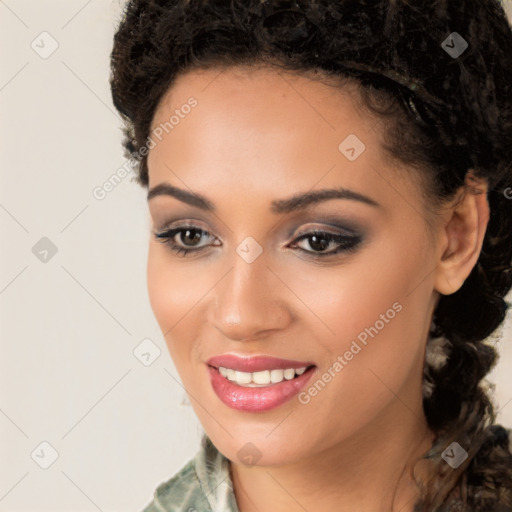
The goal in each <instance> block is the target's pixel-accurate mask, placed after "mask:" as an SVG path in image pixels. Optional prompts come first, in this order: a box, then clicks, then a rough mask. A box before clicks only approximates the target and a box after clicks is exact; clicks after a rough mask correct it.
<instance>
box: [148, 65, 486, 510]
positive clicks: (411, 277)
mask: <svg viewBox="0 0 512 512" xmlns="http://www.w3.org/2000/svg"><path fill="white" fill-rule="evenodd" d="M355 95H356V92H355V89H353V88H352V87H351V86H349V85H347V86H344V87H343V88H337V89H335V88H333V87H330V86H328V85H326V84H324V83H320V82H318V81H315V80H312V79H310V78H308V77H306V76H304V75H302V76H300V75H298V76H297V75H291V74H285V73H282V72H281V73H279V72H276V71H275V70H271V69H264V68H261V69H257V70H254V71H252V72H248V71H247V70H245V71H243V70H241V69H236V68H230V69H226V70H224V72H223V73H222V74H219V69H212V70H208V71H205V70H203V71H191V72H187V73H185V74H182V75H180V77H179V78H178V80H177V81H176V82H175V83H174V84H173V86H172V87H171V88H170V90H169V91H168V93H167V94H166V95H165V97H164V98H163V100H162V101H161V103H160V105H159V107H158V109H157V111H156V113H155V117H154V119H153V125H152V126H153V128H155V127H157V126H158V125H159V124H160V123H163V122H165V121H167V120H168V119H169V117H170V116H171V115H172V114H173V113H174V110H175V109H176V108H180V107H181V106H182V105H183V104H185V103H186V102H187V99H188V98H189V97H190V96H194V97H195V98H196V99H197V101H198V105H197V107H195V108H194V109H193V110H192V112H191V113H190V114H189V115H188V116H186V117H185V119H182V120H181V121H180V123H179V124H178V125H176V126H175V127H174V129H173V130H171V131H169V133H168V134H166V135H165V136H164V137H163V138H162V140H161V141H159V142H158V144H157V145H156V146H155V147H153V148H152V149H151V150H150V152H149V157H148V167H149V179H150V183H149V188H150V189H151V188H153V187H155V186H156V185H158V184H161V183H170V184H172V185H174V186H176V187H179V188H182V189H185V190H188V191H193V192H196V193H200V194H202V195H204V196H206V197H207V198H208V199H209V200H210V201H211V202H212V203H213V204H214V205H215V206H216V212H215V213H212V212H205V211H202V210H200V209H198V208H197V207H192V206H189V205H186V204H184V203H182V202H180V201H179V200H178V199H176V198H173V197H170V196H157V197H154V198H152V199H151V200H150V201H149V209H150V217H151V224H152V229H154V230H156V231H162V230H164V228H165V227H166V225H168V224H169V223H172V225H173V227H174V226H177V225H186V224H187V222H189V221H190V222H192V223H193V224H194V225H197V226H198V227H199V228H201V229H204V230H206V231H207V232H208V233H207V234H206V235H203V236H202V238H201V239H199V240H195V239H190V238H186V237H185V234H186V233H183V232H182V234H181V235H177V236H175V237H174V241H175V242H176V243H177V244H178V245H180V246H182V247H189V248H190V247H192V248H193V247H195V246H210V247H209V248H208V249H206V250H205V251H203V252H202V253H197V254H196V255H192V256H188V255H187V256H185V257H182V256H179V255H176V254H174V253H173V252H172V251H171V250H170V248H169V247H168V246H167V245H165V244H163V243H161V242H160V241H157V240H156V239H155V237H154V236H151V240H150V243H149V254H148V267H147V279H148V292H149V298H150V302H151V307H152V309H153V311H154V314H155V317H156V319H157V321H158V323H159V326H160V328H161V330H162V332H163V333H164V336H165V340H166V343H167V346H168V349H169V352H170V355H171V357H172V359H173V361H174V364H175V366H176V369H177V371H178V373H179V376H180V378H181V380H182V382H183V385H184V387H185V388H186V390H187V392H188V394H189V397H190V401H191V404H192V406H193V408H194V410H195V412H196V414H197V416H198V418H199V420H200V422H201V424H202V426H203V428H204V430H205V432H206V433H207V434H208V436H209V437H210V439H211V440H212V441H213V443H214V444H215V446H216V447H217V448H218V449H219V450H220V452H222V453H223V454H224V455H225V456H226V457H227V458H228V459H230V461H231V477H232V480H233V483H234V490H235V495H236V498H237V502H238V506H239V509H240V512H256V511H259V512H264V511H268V510H272V511H274V512H295V511H301V512H303V511H304V510H307V511H308V512H315V511H325V510H337V511H339V512H349V511H350V512H353V511H354V510H365V511H366V510H367V511H372V512H390V511H392V510H393V511H398V510H400V511H402V512H406V511H409V512H412V510H413V504H414V501H415V499H416V498H417V496H418V494H417V490H416V489H415V486H414V484H413V480H412V473H411V471H412V463H413V462H414V461H415V460H416V459H417V458H419V457H421V455H422V454H424V453H425V452H426V451H427V450H428V449H429V448H430V446H431V443H432V441H433V433H432V432H431V431H430V430H429V429H428V427H427V423H426V419H425V416H424V413H423V409H422V394H421V383H422V369H423V364H424V353H425V343H426V341H427V334H428V329H429V326H430V323H431V318H432V313H433V311H434V308H435V305H436V303H437V300H438V298H439V294H450V293H453V292H455V291H456V290H457V289H458V288H459V287H460V286H461V285H462V283H463V282H464V280H465V279H466V277H467V276H468V275H469V273H470V271H471V269H472V268H473V266H474V265H475V264H476V261H477V259H478V255H479V253H480V249H481V245H482V241H483V236H484V233H485V229H486V226H487V221H488V216H489V209H488V203H487V195H486V191H487V186H486V184H485V183H483V182H479V181H473V186H474V187H478V188H479V190H480V191H482V192H484V193H482V194H479V195H474V194H465V195H461V196H458V197H457V198H456V199H457V201H455V200H454V201H452V202H450V203H448V204H447V205H446V207H445V208H443V209H442V210H441V211H440V212H438V214H437V215H436V216H435V229H434V232H433V234H432V235H431V234H429V232H428V231H427V230H426V213H425V211H424V209H423V207H422V206H421V205H422V202H421V195H420V188H419V182H418V180H417V179H416V178H415V177H414V172H415V171H410V173H409V172H399V171H398V168H397V166H396V163H395V164H391V163H390V161H389V159H388V158H387V157H386V155H385V154H384V151H383V149H382V147H381V143H382V133H383V130H384V129H385V128H384V127H383V126H381V125H380V124H379V123H378V122H377V121H376V119H375V118H372V117H370V115H369V114H368V113H367V112H365V111H363V110H361V109H360V108H359V107H358V103H357V101H355V98H356V96H355ZM351 133H353V134H356V135H357V136H358V138H359V139H360V140H362V141H363V142H364V144H365V146H366V149H365V151H364V152H363V153H362V154H361V155H360V156H359V157H358V158H357V159H356V160H354V161H349V160H348V159H347V158H345V156H344V155H343V154H341V152H340V151H339V150H338V146H339V144H340V142H341V141H343V140H344V139H345V138H346V137H347V136H348V135H349V134H351ZM340 186H342V187H344V188H348V189H351V190H354V191H356V192H359V193H361V194H364V195H365V196H368V197H370V198H372V199H373V200H374V201H376V202H377V203H379V206H378V207H374V206H370V205H367V204H364V203H362V202H358V201H355V200H346V199H345V200H341V199H331V200H328V201H326V202H323V203H320V204H318V205H314V206H311V207H310V208H309V209H308V210H304V211H302V212H298V213H291V214H287V215H276V214H274V213H272V212H271V210H270V202H271V201H272V200H276V199H283V198H288V197H290V196H292V195H294V194H296V193H299V192H306V191H309V190H311V189H315V190H317V189H318V190H319V189H323V188H333V187H340ZM326 216H332V217H334V220H332V221H328V219H327V220H326ZM328 222H330V224H329V223H328ZM350 226H357V234H359V235H360V236H361V237H362V241H361V243H360V244H359V245H358V246H357V248H356V249H355V251H354V252H353V253H344V252H341V253H338V254H337V255H334V256H330V257H325V258H324V259H323V260H321V259H318V260H315V259H314V258H313V257H310V256H308V254H315V253H319V252H320V253H321V252H322V251H323V252H329V251H332V250H334V249H336V248H337V247H338V246H337V245H336V244H335V243H334V242H333V245H330V246H329V247H328V248H327V249H322V248H321V247H320V248H319V246H318V245H316V246H315V245H314V241H312V239H311V238H309V239H303V240H301V241H297V238H298V237H297V234H298V233H299V231H301V232H302V231H308V230H311V229H312V228H319V229H324V230H327V231H329V232H334V233H336V232H341V233H343V229H344V228H345V227H347V228H348V227H350ZM247 236H251V237H253V238H254V239H255V240H256V241H257V242H258V244H259V245H260V246H261V248H262V249H263V252H262V254H261V255H260V256H259V257H258V258H257V259H256V260H255V261H254V262H253V263H247V262H246V261H245V260H244V259H242V258H241V257H240V256H239V255H238V254H237V252H236V248H237V246H238V245H239V244H240V243H241V242H242V240H244V239H245V238H246V237H247ZM194 240H195V242H194ZM194 243H195V245H194ZM215 244H217V245H215ZM292 246H293V247H292ZM300 248H302V249H303V250H304V251H305V252H301V251H300ZM396 302H399V303H400V305H401V306H402V309H401V311H400V312H399V313H397V314H396V315H395V316H394V318H393V319H392V320H390V321H389V322H387V323H386V324H385V327H384V328H382V329H381V330H380V331H379V332H378V334H377V335H376V336H375V337H374V338H369V339H368V343H367V345H366V346H363V349H362V350H361V351H360V352H359V353H358V354H357V355H356V356H354V358H353V359H352V360H351V361H350V362H348V363H347V364H346V366H344V367H343V369H342V370H341V371H339V372H338V373H337V374H336V377H335V378H332V380H331V381H330V382H329V383H328V384H327V385H326V386H325V387H324V388H323V389H322V390H321V391H320V392H319V393H318V395H317V396H315V397H312V398H311V400H310V402H309V403H307V404H302V403H300V402H299V401H298V400H297V399H292V400H290V401H288V402H287V403H285V404H283V405H281V406H280V407H277V408H275V409H273V410H270V411H267V412H262V413H249V412H244V411H236V410H233V409H231V408H229V407H227V406H226V405H224V404H223V403H222V402H221V401H220V400H219V398H218V397H217V395H216V394H215V393H214V391H213V389H212V387H211V385H210V381H209V376H208V372H207V367H206V360H207V359H208V358H210V357H211V356H213V355H219V354H223V353H235V354H240V355H242V354H245V355H253V354H265V355H271V356H275V357H282V358H289V359H295V360H299V361H314V362H315V364H316V366H317V368H316V370H315V371H316V375H314V376H313V377H312V379H311V380H310V384H311V383H314V382H315V381H317V379H318V378H319V377H320V376H321V375H322V374H323V373H324V372H326V371H327V369H328V368H329V367H332V366H333V363H334V362H335V361H336V360H337V357H338V356H339V355H343V354H344V353H345V352H346V351H347V350H348V349H349V348H350V346H351V343H352V341H353V340H355V339H357V336H358V334H359V333H361V332H362V331H364V329H365V328H368V327H370V326H374V325H375V323H376V321H377V320H379V318H381V317H380V315H381V314H384V313H385V312H386V311H387V310H388V309H389V308H391V307H392V305H393V304H394V303H396ZM248 442H251V443H253V444H254V445H255V446H256V447H257V448H258V450H259V451H260V452H261V458H260V459H259V460H257V462H256V464H255V465H253V466H247V465H245V464H243V463H242V461H241V460H240V459H239V457H238V455H237V452H238V451H239V450H240V449H241V448H242V447H243V446H244V445H245V444H246V443H248ZM395 489H396V493H395Z"/></svg>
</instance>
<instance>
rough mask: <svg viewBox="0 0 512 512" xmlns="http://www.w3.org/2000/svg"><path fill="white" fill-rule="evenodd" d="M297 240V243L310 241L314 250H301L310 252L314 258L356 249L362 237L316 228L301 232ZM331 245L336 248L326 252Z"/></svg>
mask: <svg viewBox="0 0 512 512" xmlns="http://www.w3.org/2000/svg"><path fill="white" fill-rule="evenodd" d="M295 240H296V243H297V242H301V241H303V240H307V241H308V245H309V246H310V247H311V248H312V249H313V251H309V250H304V249H302V248H300V250H301V251H303V252H305V253H308V256H311V257H313V258H318V257H320V258H324V257H327V256H332V255H334V254H338V253H341V252H353V251H355V250H356V248H357V246H358V245H359V243H360V242H361V237H360V236H358V235H346V234H342V233H331V232H329V231H323V230H319V229H314V230H311V231H307V232H304V233H299V235H298V237H297V238H296V239H295ZM296 243H295V245H296ZM329 247H334V250H331V251H328V252H325V250H326V249H328V248H329ZM319 251H320V252H319Z"/></svg>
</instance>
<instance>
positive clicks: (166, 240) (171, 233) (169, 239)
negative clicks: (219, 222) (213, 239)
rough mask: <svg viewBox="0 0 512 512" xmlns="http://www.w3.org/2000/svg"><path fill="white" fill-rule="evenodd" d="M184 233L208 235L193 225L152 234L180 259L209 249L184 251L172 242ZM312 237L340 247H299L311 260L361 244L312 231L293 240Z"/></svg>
mask: <svg viewBox="0 0 512 512" xmlns="http://www.w3.org/2000/svg"><path fill="white" fill-rule="evenodd" d="M186 231H192V232H199V233H200V234H201V235H203V234H208V231H205V230H204V229H201V228H199V227H197V226H194V225H184V226H180V227H176V228H173V229H170V230H166V231H161V232H153V234H154V235H155V238H156V240H157V241H158V242H160V243H163V244H165V245H167V246H168V247H169V248H170V249H171V251H173V252H174V253H176V254H177V255H178V256H180V257H186V256H187V255H189V254H190V253H199V252H202V251H203V250H204V249H207V248H208V247H211V246H208V245H205V246H202V247H200V248H198V249H185V248H183V247H181V246H179V245H178V244H177V243H176V242H174V240H173V239H174V237H175V236H176V235H177V234H179V233H184V232H186ZM314 236H317V237H319V238H320V239H322V240H327V241H328V243H329V244H330V243H332V242H335V243H337V244H340V247H339V248H338V249H336V250H335V251H331V252H326V253H322V252H316V253H315V252H314V251H307V250H305V249H301V248H300V247H299V250H300V251H302V252H305V253H306V254H307V255H308V257H311V258H313V259H320V258H327V257H329V256H333V255H335V254H339V253H341V252H344V253H347V254H349V253H352V252H354V251H355V250H356V249H357V246H358V245H359V243H360V242H361V237H359V236H356V235H350V236H346V235H342V234H339V233H331V232H328V231H322V230H319V229H313V230H311V231H305V232H302V233H299V234H298V235H297V238H296V239H295V243H296V242H300V241H302V240H306V239H308V238H313V237H314Z"/></svg>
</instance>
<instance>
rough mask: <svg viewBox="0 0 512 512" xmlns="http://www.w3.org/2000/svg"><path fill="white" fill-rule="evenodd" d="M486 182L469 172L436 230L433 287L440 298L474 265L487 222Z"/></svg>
mask: <svg viewBox="0 0 512 512" xmlns="http://www.w3.org/2000/svg"><path fill="white" fill-rule="evenodd" d="M487 190H488V188H487V183H486V182H485V180H482V179H479V178H476V177H475V176H474V175H473V173H472V171H470V172H469V173H468V175H467V176H466V188H461V189H460V193H459V194H458V195H457V197H456V199H455V200H454V201H453V202H452V203H451V204H450V205H449V206H448V208H447V214H446V215H445V216H444V217H443V222H442V225H441V227H440V229H441V232H440V236H441V239H440V241H441V242H440V245H439V247H440V251H439V252H440V254H439V259H438V265H437V269H436V275H435V282H434V287H435V290H436V291H438V292H439V293H441V294H442V295H451V294H452V293H455V292H456V291H457V290H458V289H459V288H460V287H461V286H462V284H463V283H464V281H465V280H466V278H467V277H468V276H469V274H470V273H471V270H472V269H473V267H474V266H475V265H476V262H477V261H478V257H479V256H480V251H481V249H482V244H483V240H484V235H485V232H486V229H487V224H488V222H489V203H488V200H487Z"/></svg>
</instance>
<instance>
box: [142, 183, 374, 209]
mask: <svg viewBox="0 0 512 512" xmlns="http://www.w3.org/2000/svg"><path fill="white" fill-rule="evenodd" d="M157 196H171V197H174V198H176V199H178V200H179V201H182V202H183V203H187V204H189V205H191V206H195V207H197V208H200V209H201V210H206V211H210V212H214V211H215V206H214V205H213V203H212V202H211V201H210V200H209V199H207V198H206V197H204V196H202V195H201V194H197V193H195V192H188V191H187V190H182V189H180V188H177V187H174V186H172V185H170V184H169V183H160V184H159V185H156V186H155V187H153V188H152V189H151V190H150V191H149V192H148V197H147V200H148V201H150V200H151V199H153V198H154V197H157ZM330 199H349V200H352V201H360V202H361V203H364V204H367V205H369V206H374V207H380V206H381V205H380V204H379V203H377V202H376V201H374V200H373V199H371V198H369V197H367V196H364V195H363V194H360V193H359V192H355V191H353V190H349V189H346V188H342V187H339V188H333V189H323V190H315V191H312V192H305V193H300V194H296V195H294V196H292V197H290V198H288V199H278V200H275V201H272V202H271V203H270V205H271V211H272V213H275V214H286V213H292V212H295V211H297V210H302V209H304V208H306V207H307V206H310V205H313V204H318V203H321V202H323V201H328V200H330Z"/></svg>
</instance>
